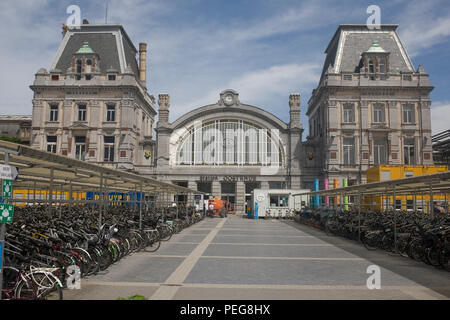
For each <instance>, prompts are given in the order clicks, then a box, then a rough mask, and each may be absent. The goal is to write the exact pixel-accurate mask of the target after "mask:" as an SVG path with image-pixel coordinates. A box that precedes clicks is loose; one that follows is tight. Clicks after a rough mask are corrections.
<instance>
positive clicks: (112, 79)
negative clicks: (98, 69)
mask: <svg viewBox="0 0 450 320" xmlns="http://www.w3.org/2000/svg"><path fill="white" fill-rule="evenodd" d="M108 80H109V81H115V80H116V75H115V74H108Z"/></svg>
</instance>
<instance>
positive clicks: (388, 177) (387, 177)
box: [381, 170, 391, 181]
mask: <svg viewBox="0 0 450 320" xmlns="http://www.w3.org/2000/svg"><path fill="white" fill-rule="evenodd" d="M389 180H391V172H390V171H386V170H383V171H381V181H389Z"/></svg>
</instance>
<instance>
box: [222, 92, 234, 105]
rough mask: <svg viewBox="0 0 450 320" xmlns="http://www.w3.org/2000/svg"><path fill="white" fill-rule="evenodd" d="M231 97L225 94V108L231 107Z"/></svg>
mask: <svg viewBox="0 0 450 320" xmlns="http://www.w3.org/2000/svg"><path fill="white" fill-rule="evenodd" d="M233 100H234V99H233V96H232V95H231V94H227V95H226V96H225V98H224V101H225V104H226V105H227V106H230V105H232V104H233Z"/></svg>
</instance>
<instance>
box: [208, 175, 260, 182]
mask: <svg viewBox="0 0 450 320" xmlns="http://www.w3.org/2000/svg"><path fill="white" fill-rule="evenodd" d="M209 181H221V182H236V181H245V182H255V181H256V176H223V177H219V176H200V182H209Z"/></svg>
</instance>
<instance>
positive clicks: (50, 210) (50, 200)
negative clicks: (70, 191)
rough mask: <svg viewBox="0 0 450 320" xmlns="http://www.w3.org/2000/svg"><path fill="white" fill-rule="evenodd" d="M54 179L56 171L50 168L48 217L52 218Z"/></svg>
mask: <svg viewBox="0 0 450 320" xmlns="http://www.w3.org/2000/svg"><path fill="white" fill-rule="evenodd" d="M53 178H54V169H53V168H50V187H49V190H48V215H49V216H50V217H51V216H52V207H53Z"/></svg>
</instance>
